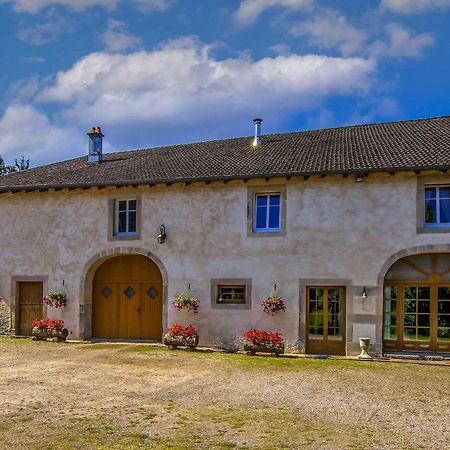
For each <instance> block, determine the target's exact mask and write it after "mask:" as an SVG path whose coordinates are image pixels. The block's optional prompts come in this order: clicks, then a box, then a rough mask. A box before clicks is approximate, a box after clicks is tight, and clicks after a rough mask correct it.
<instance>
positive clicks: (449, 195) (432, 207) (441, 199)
mask: <svg viewBox="0 0 450 450" xmlns="http://www.w3.org/2000/svg"><path fill="white" fill-rule="evenodd" d="M425 226H427V227H433V226H434V227H439V226H445V227H449V226H450V186H425Z"/></svg>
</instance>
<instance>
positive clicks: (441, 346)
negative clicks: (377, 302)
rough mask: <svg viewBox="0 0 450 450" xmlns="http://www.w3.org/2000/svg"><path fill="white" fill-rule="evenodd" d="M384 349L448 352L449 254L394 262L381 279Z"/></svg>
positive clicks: (449, 334)
mask: <svg viewBox="0 0 450 450" xmlns="http://www.w3.org/2000/svg"><path fill="white" fill-rule="evenodd" d="M383 311H384V321H383V347H384V350H396V351H402V350H405V351H435V352H450V254H449V253H428V254H417V255H412V256H407V257H404V258H401V259H399V260H398V261H396V262H395V263H394V264H393V265H392V266H391V267H390V268H389V270H388V271H387V273H386V275H385V278H384V299H383Z"/></svg>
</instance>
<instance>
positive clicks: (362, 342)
mask: <svg viewBox="0 0 450 450" xmlns="http://www.w3.org/2000/svg"><path fill="white" fill-rule="evenodd" d="M369 346H370V338H368V337H365V338H359V347H360V348H361V353H360V354H359V355H358V359H373V358H372V357H371V356H370V355H369V353H368V351H369Z"/></svg>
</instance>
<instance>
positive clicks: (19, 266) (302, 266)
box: [0, 173, 450, 351]
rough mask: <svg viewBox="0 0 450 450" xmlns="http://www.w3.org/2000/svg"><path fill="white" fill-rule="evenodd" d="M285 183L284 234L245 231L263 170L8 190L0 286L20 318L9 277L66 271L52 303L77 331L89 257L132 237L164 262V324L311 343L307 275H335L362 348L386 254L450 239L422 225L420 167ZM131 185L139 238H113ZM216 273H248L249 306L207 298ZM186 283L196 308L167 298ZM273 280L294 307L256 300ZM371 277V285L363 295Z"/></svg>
mask: <svg viewBox="0 0 450 450" xmlns="http://www.w3.org/2000/svg"><path fill="white" fill-rule="evenodd" d="M273 184H280V180H274V181H273ZM286 184H287V233H286V236H280V237H278V236H277V237H247V190H248V186H249V185H251V186H253V185H261V186H266V185H267V182H265V181H264V180H254V181H251V182H249V183H244V182H242V181H236V182H230V183H227V184H224V183H219V182H217V183H216V182H213V183H211V184H209V185H206V184H204V183H194V184H192V185H189V186H182V185H180V184H178V185H176V184H175V185H172V186H170V187H165V186H157V187H152V188H149V187H139V188H121V189H116V188H107V189H102V190H97V189H90V190H74V191H58V192H55V191H52V192H41V193H17V194H2V195H0V208H1V209H0V210H1V216H0V224H1V229H2V233H1V234H0V252H1V253H0V255H1V257H0V265H1V272H0V296H2V297H3V298H4V299H5V300H6V302H7V303H8V304H9V305H10V307H11V309H12V313H13V319H14V314H15V309H16V292H15V283H14V282H13V281H12V277H15V278H14V279H15V280H17V279H20V277H30V276H31V277H43V278H44V277H48V288H49V289H53V288H57V287H61V285H62V283H63V280H64V287H65V289H66V291H67V294H68V298H69V303H68V305H67V307H66V308H64V310H53V309H51V308H49V309H48V311H47V314H48V316H49V317H54V318H62V319H64V320H65V322H66V325H67V327H68V328H69V330H70V337H72V338H76V337H79V335H80V330H82V331H83V323H82V324H80V321H81V322H83V321H85V320H86V319H85V318H84V316H83V313H82V317H81V319H80V305H83V306H82V308H81V309H82V310H85V312H86V313H87V314H89V311H90V309H89V303H90V299H89V295H86V294H85V292H86V289H85V287H84V285H83V283H84V279H85V277H86V275H87V273H86V271H87V264H88V261H90V260H92V258H93V257H94V256H95V255H99V254H101V253H102V252H104V254H106V253H107V252H109V253H112V252H114V251H119V249H120V248H122V249H123V248H136V249H141V250H142V251H148V252H150V253H151V254H153V255H155V256H156V257H157V258H158V259H159V260H160V262H161V263H162V265H163V266H164V268H165V270H166V272H167V282H168V285H167V299H166V300H167V301H168V302H169V305H168V306H167V314H168V316H166V322H167V323H165V324H164V326H166V325H167V324H170V323H172V322H173V321H180V322H184V323H186V324H187V323H192V324H193V325H195V326H197V327H198V328H199V330H200V335H201V341H202V343H215V344H219V343H226V344H228V345H230V343H231V342H232V341H234V340H235V339H236V337H239V336H241V335H242V333H243V332H244V331H246V330H247V329H249V328H251V327H257V328H263V329H270V330H276V331H281V332H283V334H284V336H285V337H286V339H287V340H288V341H289V343H290V344H292V345H297V344H299V348H300V350H303V349H304V336H305V323H304V322H305V292H304V289H303V288H301V286H304V285H305V283H304V284H302V283H303V282H304V280H308V281H306V285H307V284H308V282H311V280H317V282H319V281H320V280H321V279H328V280H337V281H339V280H342V285H347V286H348V289H347V341H348V342H349V346H348V348H349V351H354V350H355V346H354V345H353V346H352V345H351V344H350V343H352V342H353V343H356V342H357V338H358V337H360V335H361V334H366V335H368V336H370V337H372V338H374V339H375V343H378V344H380V343H381V341H382V336H381V326H382V292H381V286H380V284H379V281H378V276H379V274H380V270H381V269H382V267H383V265H384V264H385V263H386V261H387V260H388V259H389V258H391V257H392V255H395V254H396V253H398V252H400V251H402V250H404V249H410V248H412V247H417V246H423V245H435V246H436V247H439V246H441V247H442V246H443V245H446V244H448V243H450V235H449V234H446V233H434V234H417V231H416V225H417V224H416V196H417V176H416V175H414V174H412V173H411V174H396V175H395V176H389V175H388V174H382V175H371V176H370V177H368V178H367V179H366V180H365V181H364V182H363V183H356V182H355V180H354V177H348V178H343V177H340V176H339V177H338V176H333V177H331V176H330V177H326V178H320V177H312V178H310V179H309V180H304V179H303V178H298V179H296V178H293V179H291V180H290V181H286ZM127 193H129V195H130V197H133V196H135V195H136V193H139V194H140V195H141V200H142V229H141V234H140V239H138V240H129V241H111V240H108V214H110V211H109V208H108V203H109V201H110V200H111V198H114V197H115V196H119V195H120V196H123V195H124V194H127ZM162 223H163V224H165V226H166V229H167V234H168V238H167V241H166V243H165V244H163V245H159V244H158V243H157V240H156V235H157V234H158V232H159V226H160V225H161V224H162ZM430 248H431V247H430ZM122 251H123V250H122ZM88 278H89V277H88ZM212 278H251V279H252V308H251V310H233V309H229V310H217V309H211V308H210V304H211V279H212ZM302 280H303V281H302ZM80 283H82V285H81V286H80ZM185 283H190V284H191V287H192V291H193V292H194V293H195V294H196V295H198V296H199V298H200V299H201V307H200V312H199V313H198V314H196V315H192V314H190V315H187V314H186V313H183V312H176V311H175V310H174V309H173V308H172V307H171V306H170V300H171V299H172V298H173V297H174V295H176V294H177V293H178V292H179V291H180V289H181V286H182V285H183V284H185ZM273 283H277V285H278V286H279V290H280V294H281V296H282V297H283V298H284V299H286V303H287V311H286V313H281V314H279V315H277V316H275V317H268V316H266V315H265V314H264V313H263V312H262V309H261V307H260V300H261V299H263V298H265V297H267V296H268V295H269V293H270V288H271V285H272V284H273ZM363 286H366V288H367V293H368V298H367V299H366V300H364V301H362V299H361V294H362V288H363ZM87 291H89V286H88V287H87ZM84 323H89V322H88V321H87V322H84ZM87 326H88V327H89V325H87ZM84 335H85V336H88V335H89V330H84Z"/></svg>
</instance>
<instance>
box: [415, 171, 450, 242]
mask: <svg viewBox="0 0 450 450" xmlns="http://www.w3.org/2000/svg"><path fill="white" fill-rule="evenodd" d="M427 185H429V186H436V185H448V186H450V176H449V175H444V174H441V175H423V176H418V177H417V207H416V210H417V224H416V226H417V233H419V234H421V233H449V232H450V225H449V226H426V225H425V186H427Z"/></svg>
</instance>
